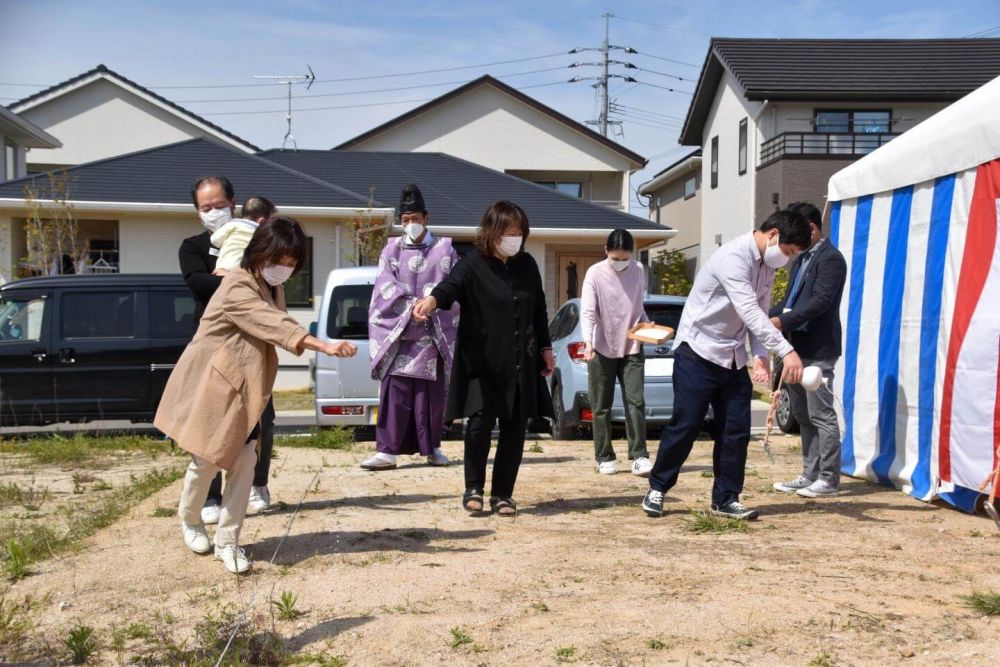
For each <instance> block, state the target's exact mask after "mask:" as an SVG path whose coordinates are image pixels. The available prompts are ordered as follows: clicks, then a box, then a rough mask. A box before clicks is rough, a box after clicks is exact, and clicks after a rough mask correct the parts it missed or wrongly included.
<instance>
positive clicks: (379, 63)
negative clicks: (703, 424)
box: [0, 0, 1000, 212]
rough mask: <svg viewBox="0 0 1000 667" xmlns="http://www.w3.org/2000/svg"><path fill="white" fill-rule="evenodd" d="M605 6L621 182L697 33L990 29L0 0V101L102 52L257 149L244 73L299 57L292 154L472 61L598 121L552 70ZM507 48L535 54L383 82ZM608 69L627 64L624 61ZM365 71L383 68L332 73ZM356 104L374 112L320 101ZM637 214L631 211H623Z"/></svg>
mask: <svg viewBox="0 0 1000 667" xmlns="http://www.w3.org/2000/svg"><path fill="white" fill-rule="evenodd" d="M605 11H611V12H613V13H614V14H616V15H617V18H615V19H612V21H611V42H612V43H613V44H617V45H621V46H630V47H633V48H635V49H637V50H638V51H639V52H640V53H639V54H636V55H628V56H626V55H624V54H622V53H621V52H619V53H618V54H617V59H618V60H623V61H628V62H631V63H633V64H635V65H637V66H638V67H640V68H643V70H640V71H638V72H629V73H631V74H632V75H633V76H635V78H637V79H639V80H640V81H642V82H643V85H630V84H621V83H620V82H616V83H615V85H613V86H612V93H613V94H612V98H614V99H616V100H617V102H618V103H619V104H620V105H623V106H624V107H627V109H626V110H625V113H628V114H629V116H627V117H621V119H622V120H623V121H624V122H623V127H622V129H623V131H624V136H619V137H615V138H616V139H617V140H619V141H620V142H621V143H623V144H624V145H626V146H628V147H629V148H631V149H633V150H635V151H637V152H639V153H640V154H642V155H644V156H646V157H648V158H650V165H649V167H648V168H647V169H646V170H645V171H644V172H641V173H639V174H638V175H637V176H635V177H634V178H633V181H632V185H633V187H637V186H638V185H639V184H640V183H641V182H642V181H643V180H645V179H647V178H648V177H649V176H650V175H651V174H653V173H655V172H656V171H658V170H660V169H662V168H663V167H665V166H666V165H668V164H670V162H672V161H673V160H675V159H677V158H678V157H680V156H681V155H683V151H682V150H681V149H679V148H678V146H677V135H678V131H679V128H680V123H681V121H682V120H683V117H684V115H685V113H686V111H687V106H688V103H689V101H690V99H691V98H690V95H687V94H684V93H683V92H670V91H667V90H664V89H663V87H666V88H674V89H675V90H682V91H690V90H693V89H694V82H695V81H696V80H697V77H698V72H699V67H700V65H701V63H702V62H703V60H704V58H705V53H706V50H707V46H708V40H709V38H710V37H711V36H729V37H868V38H872V37H887V38H918V37H964V36H967V35H970V34H973V33H976V32H978V31H981V30H985V29H988V28H991V27H994V26H998V25H1000V2H997V1H996V0H968V1H963V2H952V3H942V2H929V1H924V0H899V1H896V0H893V1H884V2H878V1H876V2H872V1H871V0H869V1H867V2H860V1H855V0H841V2H838V3H829V2H822V1H820V0H797V1H795V0H793V1H791V2H769V1H767V0H763V1H761V2H754V3H749V2H747V3H744V2H726V1H721V0H707V1H701V2H690V1H688V2H677V1H674V0H666V1H664V0H659V1H634V2H633V1H628V2H625V1H619V2H591V1H588V0H583V1H580V2H565V1H556V0H548V1H544V2H541V1H538V0H534V1H531V2H528V1H521V0H518V1H515V2H504V3H497V2H478V1H473V0H468V1H466V2H446V1H443V0H421V1H419V2H400V1H398V0H393V1H389V0H370V1H367V2H352V1H342V2H333V1H330V2H322V1H320V0H283V1H282V2H262V1H255V0H250V1H243V2H226V1H224V0H220V1H218V2H207V3H206V2H192V1H189V0H180V1H172V2H128V3H126V2H106V1H103V0H90V1H88V2H85V3H81V2H57V1H49V0H30V1H24V0H0V103H3V104H9V103H10V102H12V101H13V100H15V99H18V98H20V97H23V96H25V95H28V94H30V93H31V92H34V91H35V90H38V88H39V87H41V86H45V85H50V84H52V83H55V82H58V81H62V80H64V79H67V78H69V77H71V76H73V75H75V74H78V73H80V72H82V71H85V70H87V69H90V68H92V67H94V66H95V65H97V64H98V63H104V64H105V65H107V66H108V67H110V68H112V69H114V70H116V71H118V72H119V73H121V74H122V75H124V76H126V77H129V78H131V79H133V80H135V81H137V82H138V83H140V84H142V85H145V86H147V87H149V88H152V89H154V90H156V91H157V92H158V93H160V94H162V95H164V96H165V97H167V98H169V99H172V100H174V101H176V102H178V103H180V104H182V105H183V106H185V107H187V108H189V109H191V110H192V111H194V112H195V113H199V114H203V115H204V116H205V117H206V118H208V119H210V120H212V121H213V122H215V123H217V124H219V125H221V126H223V127H225V128H226V129H228V130H230V131H232V132H235V133H236V134H239V135H240V136H243V137H245V138H246V139H248V140H250V141H252V142H254V143H256V144H258V145H260V146H262V147H273V146H277V145H280V143H281V138H282V136H283V134H284V131H285V118H284V112H283V109H284V106H285V102H284V100H283V99H282V96H283V95H284V93H285V89H284V88H283V87H280V86H273V85H271V86H259V85H253V84H255V83H259V82H257V81H255V80H254V79H253V76H254V75H255V74H294V73H298V72H303V71H304V70H305V68H306V65H307V64H308V65H311V66H312V68H313V69H314V70H315V72H316V75H317V79H318V81H317V83H316V84H315V85H313V87H312V89H311V90H310V91H306V90H304V89H295V90H294V91H293V94H294V95H296V96H298V97H297V99H295V101H294V106H295V107H298V108H299V109H302V110H301V111H298V112H296V113H295V116H294V126H293V130H294V134H295V137H296V138H297V140H298V145H299V147H300V148H330V147H332V146H334V145H336V144H337V143H339V142H341V141H343V140H345V139H348V138H350V137H352V136H354V135H356V134H359V133H360V132H363V131H364V130H366V129H368V128H370V127H372V126H374V125H377V124H379V123H381V122H384V121H386V120H388V119H390V118H392V117H394V116H396V115H398V114H400V113H403V112H404V111H406V110H407V109H410V108H412V107H414V106H417V105H418V104H419V103H420V100H427V99H430V98H432V97H435V96H437V95H440V94H443V93H444V92H446V91H448V90H450V89H451V88H454V87H456V86H458V85H460V84H461V83H462V82H465V81H468V80H470V79H473V78H475V77H477V76H480V75H482V74H485V73H490V74H493V75H494V76H500V77H502V78H503V79H504V81H506V82H507V83H509V84H511V85H513V86H515V87H517V88H523V89H524V92H526V93H527V94H530V95H532V96H534V97H536V98H538V99H539V100H541V101H542V102H544V103H546V104H548V105H550V106H552V107H554V108H556V109H558V110H559V111H561V112H563V113H565V114H567V115H568V116H570V117H572V118H574V119H576V120H579V121H585V120H589V119H592V118H596V96H595V91H594V90H593V88H591V87H590V85H589V84H590V83H591V82H581V83H566V81H567V80H568V79H570V78H571V77H573V76H577V75H579V76H592V75H594V74H596V68H592V67H581V68H576V69H570V68H568V67H567V66H568V65H570V64H572V63H574V62H591V61H594V60H596V59H597V57H598V55H597V54H596V53H588V52H584V53H580V54H575V55H570V54H568V53H566V52H567V51H569V50H570V49H572V48H574V47H597V46H599V45H600V42H601V39H602V38H603V31H604V20H603V19H602V18H601V14H602V13H603V12H605ZM536 56H545V57H538V58H535V57H536ZM654 56H658V58H657V57H654ZM518 58H532V59H531V60H525V61H523V62H516V63H508V64H503V65H493V66H489V67H474V68H466V69H459V70H456V71H451V72H439V73H428V74H414V75H411V76H384V75H395V74H400V73H408V72H424V71H426V70H434V69H445V68H454V67H464V66H468V65H478V64H481V63H493V62H498V61H505V60H512V59H518ZM664 59H667V60H664ZM671 61H678V62H671ZM692 65H694V66H692ZM538 70H544V71H538ZM613 71H617V72H619V73H622V74H624V73H626V72H625V70H624V69H622V68H621V67H618V68H617V69H616V70H613ZM376 76H378V77H383V78H369V79H364V80H356V81H344V80H343V79H347V78H351V77H376ZM676 77H680V79H683V80H680V79H678V78H676ZM329 79H340V81H326V80H329ZM10 84H28V85H10ZM546 84H548V85H546ZM648 84H653V85H648ZM181 86H192V87H189V88H188V87H181ZM193 86H202V87H193ZM222 86H227V87H222ZM239 86H242V87H239ZM656 86H660V87H659V88H658V87H656ZM372 91H381V92H372ZM254 98H275V99H254ZM390 103H391V104H390ZM361 104H364V105H373V106H364V107H357V106H354V108H329V107H350V106H352V105H361ZM261 112H264V113H261ZM633 211H634V212H639V211H638V210H637V209H636V208H635V205H634V208H633Z"/></svg>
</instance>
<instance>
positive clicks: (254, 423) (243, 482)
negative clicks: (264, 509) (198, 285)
mask: <svg viewBox="0 0 1000 667" xmlns="http://www.w3.org/2000/svg"><path fill="white" fill-rule="evenodd" d="M307 247H308V246H307V243H306V237H305V234H304V233H303V232H302V228H301V227H300V226H299V224H298V223H297V222H296V221H295V220H293V219H292V218H285V217H274V218H271V219H270V220H267V221H266V222H264V224H262V225H261V226H260V227H258V228H257V231H256V232H254V235H253V238H251V239H250V243H249V245H248V246H247V249H246V253H245V254H244V256H243V262H242V267H241V268H239V269H237V270H235V271H231V272H229V273H228V274H227V275H226V277H225V278H223V279H222V284H221V285H220V286H219V289H218V290H217V291H216V293H215V295H214V296H213V297H212V300H211V301H210V302H209V304H208V308H207V309H206V310H205V314H204V315H203V316H202V318H201V324H200V325H199V327H198V332H197V333H196V334H195V336H194V339H193V340H192V341H191V343H190V344H189V345H188V346H187V348H186V349H185V350H184V354H182V355H181V358H180V359H179V360H178V362H177V366H176V367H175V368H174V371H173V372H172V373H171V374H170V379H169V380H168V381H167V386H166V388H165V389H164V391H163V398H162V399H161V400H160V406H159V409H158V410H157V412H156V419H155V420H154V422H153V423H154V424H155V425H156V427H157V428H158V429H160V430H161V431H163V432H164V433H165V434H167V435H168V436H169V437H171V438H172V439H173V440H175V441H176V442H177V444H178V446H179V447H180V448H181V449H184V450H186V451H188V452H190V453H191V463H190V464H189V465H188V469H187V475H186V476H185V477H184V487H183V489H182V491H181V500H180V507H179V508H178V514H179V515H180V519H181V532H182V534H183V537H184V543H185V544H187V546H188V547H189V548H190V549H191V550H192V551H194V552H195V553H199V554H203V553H208V552H209V551H211V550H212V545H211V543H210V542H209V539H208V534H207V533H206V531H205V525H204V524H203V523H202V520H201V508H202V505H203V504H204V502H205V496H206V495H207V494H208V487H209V485H210V484H211V482H212V478H213V477H215V475H216V473H217V472H218V471H219V470H220V469H221V470H224V471H225V472H226V483H225V490H224V492H223V496H222V509H221V512H220V516H219V525H218V528H217V530H216V532H215V557H216V558H217V559H218V560H221V561H222V562H223V564H224V565H225V567H226V569H227V570H229V571H230V572H233V573H242V572H246V571H247V570H249V569H250V561H249V560H248V559H247V557H246V555H245V554H244V553H243V549H241V548H240V547H239V536H240V529H241V528H242V526H243V519H244V517H245V515H246V510H247V502H248V501H249V498H250V486H251V482H252V481H253V468H254V463H255V462H256V459H257V440H258V438H259V433H260V423H259V422H260V417H261V414H262V413H263V412H264V407H265V406H266V405H267V403H268V400H269V399H270V397H271V390H272V389H273V388H274V380H275V376H276V375H277V372H278V355H277V353H276V352H275V349H274V348H275V347H276V346H280V347H282V348H284V349H285V350H288V351H289V352H291V353H292V354H296V355H299V354H302V352H303V351H305V350H316V351H319V352H323V353H325V354H329V355H335V356H338V357H349V356H353V355H354V354H355V352H357V348H356V347H355V346H354V345H352V344H351V343H347V342H340V343H328V342H325V341H321V340H318V339H316V338H313V337H312V336H310V335H309V333H308V332H307V331H306V330H305V329H303V328H302V327H301V326H300V325H299V323H298V321H296V320H295V318H293V317H292V316H290V315H289V314H288V313H287V312H286V308H285V293H284V289H283V288H282V284H283V283H284V282H285V281H287V280H288V279H289V278H291V277H292V276H293V275H295V274H296V273H297V272H298V271H299V270H300V269H301V268H302V266H303V264H304V263H305V258H306V248H307Z"/></svg>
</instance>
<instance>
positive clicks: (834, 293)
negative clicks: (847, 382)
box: [770, 239, 847, 360]
mask: <svg viewBox="0 0 1000 667" xmlns="http://www.w3.org/2000/svg"><path fill="white" fill-rule="evenodd" d="M804 257H805V253H803V254H801V255H799V257H798V258H797V259H796V260H795V262H794V263H793V264H792V268H791V271H790V272H789V276H788V288H787V289H786V290H785V296H784V298H782V300H781V303H779V304H777V305H776V306H774V307H773V308H771V313H770V315H771V317H777V318H778V319H779V320H781V330H782V331H783V332H784V333H785V337H786V338H788V340H789V341H790V342H791V344H792V346H793V347H794V348H795V351H796V352H798V353H799V356H800V357H802V358H803V359H823V360H833V359H836V358H838V357H839V356H840V355H841V329H840V297H841V295H843V293H844V281H845V280H846V279H847V262H845V261H844V256H843V255H842V254H840V251H839V250H837V248H836V247H835V246H834V245H833V244H832V243H830V240H829V239H827V240H825V241H823V243H822V244H821V245H820V246H819V247H818V248H816V250H815V251H814V254H813V257H812V259H811V260H810V262H809V266H807V267H806V273H805V276H803V283H802V286H801V287H800V288H799V293H798V296H797V297H796V298H795V301H794V302H793V304H792V309H791V310H790V311H789V312H787V313H785V312H782V311H784V310H785V303H786V302H787V301H788V296H789V294H791V291H792V286H793V285H794V284H795V276H796V274H798V271H799V267H800V266H801V265H802V259H803V258H804Z"/></svg>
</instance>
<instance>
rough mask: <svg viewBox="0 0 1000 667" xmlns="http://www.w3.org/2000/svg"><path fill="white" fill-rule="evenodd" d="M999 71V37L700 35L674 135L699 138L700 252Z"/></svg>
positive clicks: (685, 140)
mask: <svg viewBox="0 0 1000 667" xmlns="http://www.w3.org/2000/svg"><path fill="white" fill-rule="evenodd" d="M998 72H1000V39H876V40H859V39H728V38H727V39H723V38H714V39H712V41H711V43H710V45H709V49H708V54H707V56H706V58H705V63H704V65H703V67H702V70H701V75H700V77H699V79H698V85H697V88H696V90H695V94H694V96H693V98H692V101H691V106H690V107H689V108H688V113H687V117H686V119H685V121H684V127H683V129H682V131H681V135H680V143H681V144H684V145H690V146H701V148H702V152H703V156H704V157H703V160H702V179H703V183H704V188H703V190H702V192H701V199H702V207H701V246H700V255H701V258H702V260H704V259H705V258H706V257H708V256H709V255H710V254H711V253H712V252H713V251H714V250H715V248H716V247H718V246H719V245H721V244H722V243H723V242H725V241H728V240H729V239H731V238H733V237H734V236H737V235H739V234H742V233H744V232H746V231H749V230H750V229H752V228H753V226H754V225H755V224H759V223H760V221H762V220H763V219H764V218H765V217H767V215H768V214H769V213H771V212H772V211H774V210H775V209H776V207H781V206H784V205H787V204H790V203H792V202H794V201H803V200H804V201H810V202H813V203H814V204H816V205H817V206H819V207H820V208H821V209H822V208H823V206H824V194H825V192H826V183H827V180H828V179H829V177H830V176H831V175H833V174H834V173H835V172H837V171H838V170H840V169H842V168H843V167H844V166H846V165H847V164H850V163H851V162H853V161H855V160H857V159H858V158H860V157H862V156H864V155H866V154H867V153H870V152H871V151H873V150H875V149H876V148H878V147H879V146H881V145H883V144H885V143H886V142H888V141H891V140H892V139H893V137H896V136H898V135H899V134H900V133H902V132H905V131H906V130H908V129H910V128H911V127H913V126H914V125H916V124H918V123H920V122H921V121H923V120H925V119H926V118H928V117H929V116H931V115H932V114H934V113H935V112H937V111H939V110H941V109H942V108H944V107H945V106H947V105H948V104H950V103H952V102H954V101H955V100H957V99H958V98H960V97H962V96H964V95H966V94H968V93H970V92H972V91H973V90H975V89H976V88H978V87H979V86H981V85H983V84H984V83H986V82H987V81H989V80H990V79H992V78H993V77H995V76H996V75H997V73H998Z"/></svg>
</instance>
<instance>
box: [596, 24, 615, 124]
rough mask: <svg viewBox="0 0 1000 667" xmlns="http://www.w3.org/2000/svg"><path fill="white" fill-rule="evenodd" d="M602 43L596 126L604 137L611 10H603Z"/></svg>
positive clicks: (607, 103)
mask: <svg viewBox="0 0 1000 667" xmlns="http://www.w3.org/2000/svg"><path fill="white" fill-rule="evenodd" d="M602 16H603V17H604V44H602V45H601V78H600V80H599V81H598V86H599V87H600V88H599V90H600V94H601V97H600V115H599V116H598V117H597V126H598V128H599V129H600V131H601V134H603V135H604V136H605V137H606V136H608V105H609V101H608V46H609V44H608V35H609V33H610V30H611V17H612V16H613V14H612V13H611V12H604V14H602Z"/></svg>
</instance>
